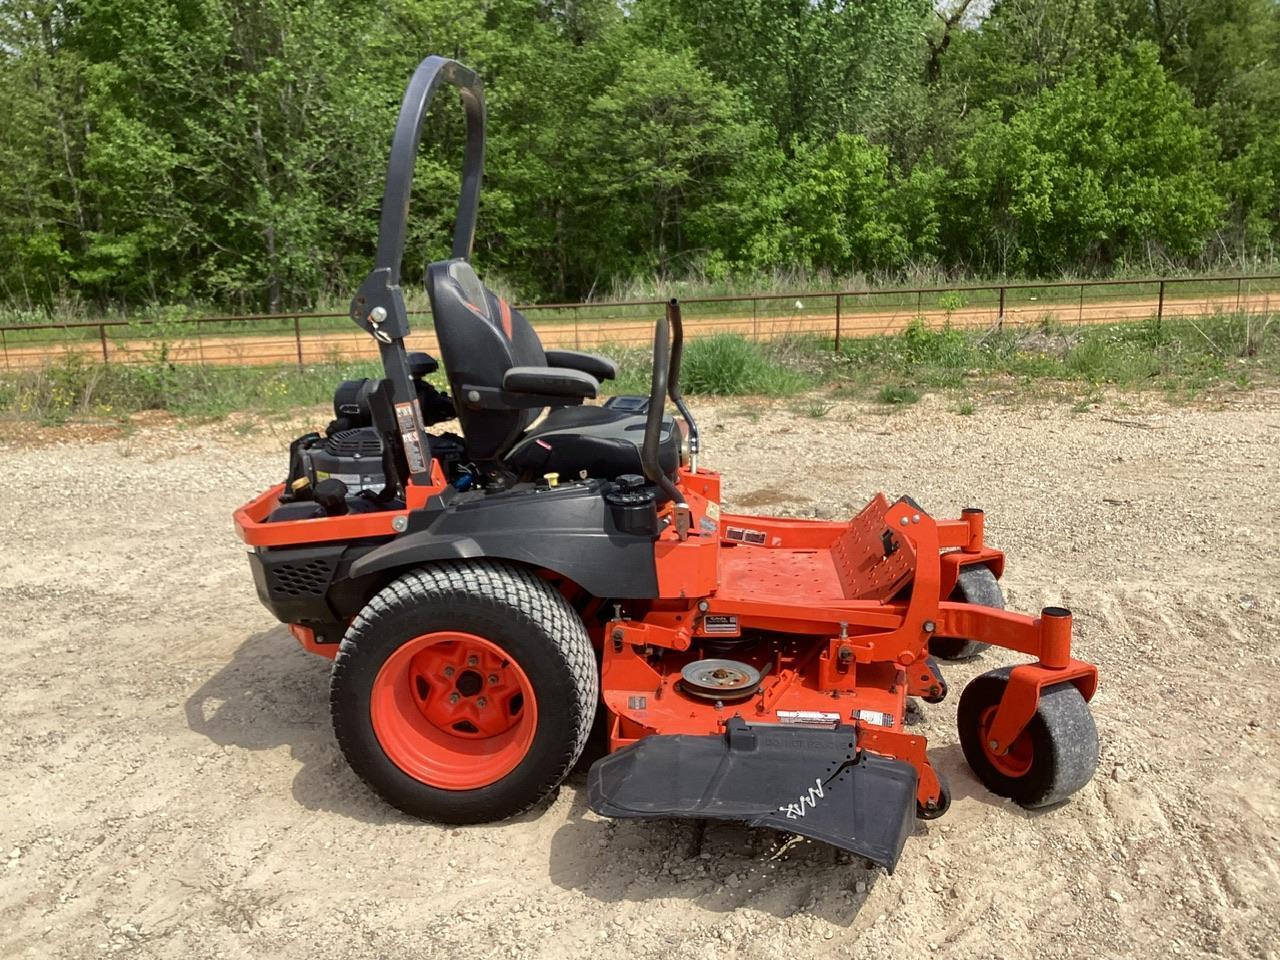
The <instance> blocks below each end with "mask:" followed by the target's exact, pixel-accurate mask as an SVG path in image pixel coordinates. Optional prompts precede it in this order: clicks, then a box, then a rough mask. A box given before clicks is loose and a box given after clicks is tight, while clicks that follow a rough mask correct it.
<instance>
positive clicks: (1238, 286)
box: [1236, 277, 1244, 313]
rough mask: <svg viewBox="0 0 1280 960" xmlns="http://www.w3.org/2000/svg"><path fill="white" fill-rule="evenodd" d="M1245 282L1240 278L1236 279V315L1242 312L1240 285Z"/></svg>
mask: <svg viewBox="0 0 1280 960" xmlns="http://www.w3.org/2000/svg"><path fill="white" fill-rule="evenodd" d="M1243 282H1244V281H1243V280H1241V278H1240V277H1236V313H1239V312H1240V284H1241V283H1243Z"/></svg>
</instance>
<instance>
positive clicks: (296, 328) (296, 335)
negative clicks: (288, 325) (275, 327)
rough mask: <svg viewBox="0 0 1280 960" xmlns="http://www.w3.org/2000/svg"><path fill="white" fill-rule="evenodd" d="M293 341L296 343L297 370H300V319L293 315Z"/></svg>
mask: <svg viewBox="0 0 1280 960" xmlns="http://www.w3.org/2000/svg"><path fill="white" fill-rule="evenodd" d="M293 342H294V343H296V344H297V345H298V370H302V321H301V319H300V318H299V317H298V315H297V314H296V313H295V314H294V315H293Z"/></svg>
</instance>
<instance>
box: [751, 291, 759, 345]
mask: <svg viewBox="0 0 1280 960" xmlns="http://www.w3.org/2000/svg"><path fill="white" fill-rule="evenodd" d="M759 306H760V301H759V300H754V299H753V300H752V301H751V339H752V340H759V339H760V318H759V316H758V315H757V312H756V308H757V307H759Z"/></svg>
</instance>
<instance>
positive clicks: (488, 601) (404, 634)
mask: <svg viewBox="0 0 1280 960" xmlns="http://www.w3.org/2000/svg"><path fill="white" fill-rule="evenodd" d="M451 629H452V630H463V631H467V632H472V633H476V634H479V635H483V636H486V638H487V639H490V640H491V641H493V642H497V643H498V644H499V645H500V646H502V647H503V648H504V649H505V650H507V652H508V653H510V654H511V655H512V657H513V659H515V660H516V662H517V663H519V664H520V667H521V669H523V670H524V671H525V673H526V674H527V675H528V676H529V679H530V681H531V682H532V684H533V686H534V692H535V696H536V697H537V703H538V727H537V730H536V731H535V734H534V742H533V744H532V745H531V746H530V749H529V752H528V754H526V756H525V758H524V759H523V760H522V761H521V762H520V765H519V766H517V767H516V769H515V770H513V771H511V773H509V774H507V775H506V776H505V777H503V778H502V779H500V780H498V781H497V782H495V783H492V784H489V785H487V786H484V787H479V788H477V789H473V790H444V789H440V788H437V787H432V786H430V785H428V784H425V783H422V782H421V781H419V780H416V779H414V778H412V777H410V776H409V775H407V774H406V773H404V772H403V771H402V770H400V768H399V767H397V766H396V765H395V764H394V763H392V761H391V760H390V759H389V758H388V757H387V756H386V754H385V753H384V752H383V750H382V747H381V745H380V744H379V743H378V739H377V736H376V734H375V733H374V729H373V722H372V719H371V718H370V715H369V703H370V691H371V689H372V684H373V680H374V677H376V675H377V672H378V669H379V668H380V667H381V665H382V664H383V663H384V662H385V661H386V659H387V658H388V657H389V656H390V655H391V654H392V653H393V652H394V651H395V650H396V649H398V648H399V646H400V645H401V644H403V643H404V642H406V641H407V640H409V639H412V638H413V637H415V636H418V635H421V634H422V633H426V632H429V631H433V630H451ZM599 696H600V692H599V667H598V665H597V662H596V656H595V651H594V650H593V648H592V645H591V640H590V637H588V635H587V631H586V628H585V627H584V626H583V623H582V620H581V618H580V617H579V616H578V614H577V613H576V612H575V611H574V609H573V608H572V607H571V606H570V605H569V603H568V601H566V600H565V599H564V597H563V596H562V595H561V594H560V593H559V592H557V591H556V590H555V589H554V588H553V587H552V586H551V585H550V584H548V583H547V582H546V581H544V580H542V579H540V578H539V577H537V576H536V575H534V574H533V573H532V572H530V571H529V570H526V569H523V568H521V567H517V566H514V565H511V564H506V563H499V562H496V561H492V560H473V561H462V562H449V563H440V564H434V565H431V566H427V567H421V568H419V569H416V570H412V571H409V572H407V573H404V574H402V575H401V576H400V577H398V578H397V579H396V580H394V581H392V582H391V583H389V584H388V585H387V586H386V587H384V588H383V589H382V590H380V591H379V592H378V593H377V594H375V595H374V596H373V598H372V599H371V600H370V601H369V602H368V604H366V605H365V607H364V609H363V610H361V611H360V613H359V614H357V615H356V618H355V620H353V621H352V623H351V626H350V627H349V628H348V629H347V632H346V634H345V635H344V636H343V638H342V643H341V644H340V645H339V647H338V654H337V657H336V658H335V659H334V663H333V670H332V673H331V675H330V681H329V709H330V717H331V720H332V722H333V730H334V735H335V736H336V738H337V741H338V745H339V747H340V748H341V750H342V753H343V755H344V756H345V757H346V759H347V762H348V763H349V764H350V765H351V767H352V769H353V770H354V771H355V772H356V774H357V775H358V776H359V777H360V778H361V779H362V780H364V782H365V783H366V784H368V785H369V787H371V788H372V789H373V790H374V791H375V792H376V793H378V794H379V795H380V796H382V797H383V798H384V799H385V800H387V801H388V802H389V803H391V804H392V805H393V806H395V807H397V808H399V809H400V810H403V811H404V812H405V813H408V814H410V815H412V816H415V817H419V818H421V819H425V820H435V821H440V822H445V823H457V824H466V823H483V822H489V821H493V820H501V819H505V818H507V817H512V816H515V815H517V814H519V813H521V812H523V811H525V810H527V809H529V808H530V807H532V806H534V805H536V804H537V803H539V802H540V801H542V800H543V799H544V798H545V797H547V796H548V795H549V794H551V793H552V792H553V791H554V790H555V789H556V787H557V786H558V785H559V784H560V781H561V780H563V779H564V777H565V775H566V774H567V773H568V772H569V771H570V770H571V769H572V768H573V765H574V763H575V762H576V761H577V759H578V757H579V755H580V754H581V753H582V749H583V746H584V745H585V744H586V741H587V736H588V734H589V733H590V731H591V726H592V720H593V718H594V716H595V712H596V704H597V702H598V700H599Z"/></svg>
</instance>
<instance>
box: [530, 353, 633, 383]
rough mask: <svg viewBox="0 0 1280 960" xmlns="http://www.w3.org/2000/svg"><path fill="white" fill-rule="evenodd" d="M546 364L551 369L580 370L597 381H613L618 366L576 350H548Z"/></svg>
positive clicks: (595, 354)
mask: <svg viewBox="0 0 1280 960" xmlns="http://www.w3.org/2000/svg"><path fill="white" fill-rule="evenodd" d="M547 364H548V366H552V367H568V368H569V369H570V370H581V371H582V372H583V373H589V374H591V376H593V377H595V378H596V379H597V380H614V379H617V376H618V365H617V364H616V363H614V362H613V361H612V360H610V359H609V358H608V357H602V356H600V354H598V353H581V352H579V351H577V350H548V351H547Z"/></svg>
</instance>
